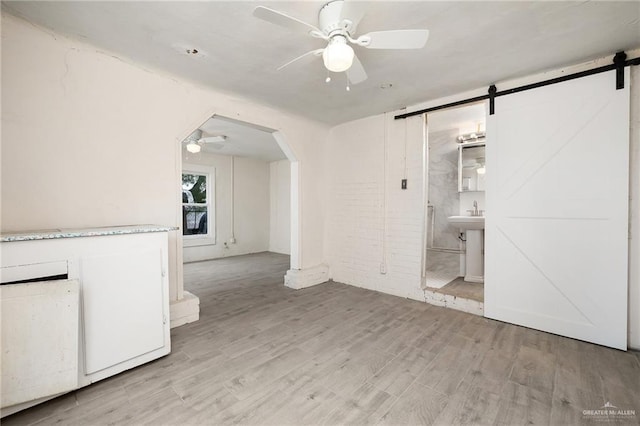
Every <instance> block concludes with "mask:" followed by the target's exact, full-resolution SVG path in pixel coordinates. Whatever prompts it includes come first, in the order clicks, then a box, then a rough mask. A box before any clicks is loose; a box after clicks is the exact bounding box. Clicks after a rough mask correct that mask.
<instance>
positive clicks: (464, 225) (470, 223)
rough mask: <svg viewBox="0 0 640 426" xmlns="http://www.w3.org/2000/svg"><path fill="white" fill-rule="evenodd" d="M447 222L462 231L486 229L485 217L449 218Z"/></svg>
mask: <svg viewBox="0 0 640 426" xmlns="http://www.w3.org/2000/svg"><path fill="white" fill-rule="evenodd" d="M447 220H448V221H449V223H450V224H451V225H453V226H457V227H458V228H460V229H465V230H474V229H484V216H449V217H448V218H447Z"/></svg>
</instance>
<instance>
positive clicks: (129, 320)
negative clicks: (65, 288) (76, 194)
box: [0, 226, 173, 416]
mask: <svg viewBox="0 0 640 426" xmlns="http://www.w3.org/2000/svg"><path fill="white" fill-rule="evenodd" d="M169 230H173V228H167V227H152V226H139V227H123V228H102V229H98V230H77V231H57V233H56V232H55V231H54V233H45V234H22V235H19V236H17V237H16V236H10V235H2V239H1V240H0V241H2V244H1V246H0V248H1V250H2V253H1V254H2V257H1V262H2V282H3V283H7V282H15V281H24V280H32V279H33V278H38V277H36V275H37V276H39V277H40V278H42V279H43V280H44V281H42V282H37V283H19V284H12V285H3V286H2V295H3V305H2V308H3V312H2V334H3V336H2V337H3V340H2V343H3V349H2V350H3V355H5V354H6V353H7V351H9V352H11V351H21V352H22V353H23V355H25V356H26V357H25V358H23V361H24V362H28V361H27V360H28V358H29V357H30V356H33V357H35V359H40V358H42V352H44V351H46V350H47V349H46V348H50V349H55V350H56V351H58V350H62V349H61V348H64V350H65V351H67V352H68V351H71V352H73V354H74V355H75V356H73V357H69V356H68V353H67V352H65V363H64V365H58V366H53V367H52V368H53V369H54V370H56V369H57V371H59V372H62V371H64V372H66V373H67V374H66V375H59V376H56V375H55V374H53V373H52V372H47V373H45V374H48V375H49V376H50V377H45V376H39V375H38V374H37V371H44V370H47V367H46V366H45V365H44V364H43V365H42V368H40V367H38V369H36V370H33V371H30V372H26V371H25V370H26V369H28V368H29V367H26V366H25V364H24V362H22V361H21V360H18V361H16V362H14V363H13V364H7V365H5V363H4V359H3V364H2V367H3V368H2V379H3V380H2V384H3V389H2V390H3V394H5V392H7V391H8V392H10V393H11V392H13V391H14V390H18V388H19V387H22V388H24V387H25V386H26V387H31V388H34V389H35V388H38V386H40V385H42V384H43V383H38V382H39V378H45V379H46V380H45V381H47V383H48V385H47V386H44V387H43V386H40V388H42V389H40V390H38V392H32V393H28V392H27V393H24V392H22V391H19V393H20V392H22V394H20V395H18V396H17V397H12V399H6V400H5V398H3V399H2V402H3V403H2V416H5V415H8V414H11V413H13V412H16V411H19V410H21V409H24V408H27V407H29V406H31V405H35V403H37V402H40V401H32V402H31V403H24V404H19V403H20V402H22V401H28V400H35V399H36V398H38V397H47V396H49V397H52V396H55V395H57V394H60V393H62V392H65V391H69V390H73V389H76V388H79V387H82V386H86V385H88V384H90V383H93V382H95V381H98V380H101V379H104V378H106V377H109V376H113V375H114V374H117V373H119V372H122V371H124V370H128V369H130V368H133V367H135V366H138V365H140V364H143V363H145V362H149V361H151V360H153V359H156V358H159V357H161V356H164V355H166V354H168V353H169V352H170V350H171V345H170V332H169V283H168V276H167V263H168V254H167V253H168V235H167V231H169ZM34 236H35V237H34ZM34 274H35V275H34ZM52 277H54V278H55V279H56V280H57V281H50V280H51V279H53V278H52ZM62 282H69V283H75V286H76V292H75V295H70V297H71V298H73V297H75V304H73V303H71V302H70V300H66V301H65V302H64V303H66V302H69V304H68V305H66V304H64V303H63V304H62V305H61V304H60V303H61V302H59V301H57V300H58V299H56V298H54V297H52V295H53V294H54V293H55V291H54V287H53V284H52V283H62ZM9 288H16V289H18V290H20V291H23V290H25V289H27V288H31V289H35V288H39V289H40V296H37V298H36V299H33V301H34V302H33V303H31V302H28V303H27V304H28V305H30V306H33V307H34V308H35V309H36V311H37V312H38V314H37V315H36V316H35V317H32V318H34V321H36V320H37V321H39V323H38V324H35V323H34V324H29V323H28V322H26V321H27V320H26V319H23V318H22V317H21V316H19V315H14V314H13V313H10V312H13V311H16V310H17V311H20V307H19V304H15V303H14V304H13V305H11V306H10V310H5V309H7V308H6V307H5V301H4V299H5V294H6V293H7V291H5V289H6V290H9ZM15 300H17V299H15ZM36 300H37V301H36ZM7 306H9V305H7ZM71 306H75V311H74V310H73V308H71ZM25 313H26V311H25ZM47 315H48V317H49V318H55V321H54V320H51V321H50V322H49V324H48V325H49V326H50V327H49V328H46V327H45V324H46V323H47V319H46V318H47ZM63 320H64V321H63ZM7 330H13V331H15V332H14V333H13V334H11V333H7ZM5 333H7V336H8V337H9V335H10V334H11V339H13V340H11V341H9V340H7V341H5ZM16 333H17V334H16ZM16 339H17V340H16ZM17 342H21V344H23V345H24V348H19V344H18V343H17ZM53 342H57V343H55V344H54V343H53ZM70 342H71V343H73V344H71V343H70ZM14 353H15V352H14ZM38 353H40V355H38ZM54 358H55V357H54ZM71 361H73V362H71ZM69 370H71V371H72V372H73V374H72V376H73V377H72V380H71V381H69V374H68V373H69ZM32 373H33V374H32ZM34 374H35V376H34ZM5 376H6V377H17V378H18V380H17V381H16V380H14V381H13V382H5V379H6V377H5ZM62 376H64V378H63V377H62ZM23 378H24V379H23ZM49 379H50V380H49ZM40 381H42V380H40ZM18 382H20V386H16V384H17V383H18ZM25 383H26V385H25ZM5 384H7V386H9V387H8V388H6V389H5ZM44 400H46V399H42V400H41V401H44Z"/></svg>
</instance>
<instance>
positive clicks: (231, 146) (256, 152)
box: [189, 116, 287, 161]
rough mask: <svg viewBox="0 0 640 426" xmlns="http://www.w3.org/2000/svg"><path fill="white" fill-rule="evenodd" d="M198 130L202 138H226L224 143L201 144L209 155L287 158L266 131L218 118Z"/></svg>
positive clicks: (213, 118) (211, 119) (273, 159)
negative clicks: (200, 131)
mask: <svg viewBox="0 0 640 426" xmlns="http://www.w3.org/2000/svg"><path fill="white" fill-rule="evenodd" d="M199 129H200V130H202V137H207V136H226V140H225V141H224V142H219V143H218V142H216V143H203V144H202V151H204V152H208V153H210V154H217V155H233V156H236V157H252V158H257V159H259V160H263V161H278V160H284V159H286V158H287V157H286V156H285V155H284V153H283V152H282V150H281V149H280V147H279V146H278V143H277V142H276V140H275V138H274V137H273V135H272V134H271V132H270V131H268V130H267V129H261V128H257V127H255V126H253V125H248V124H246V123H242V122H240V121H237V120H233V119H230V118H226V117H220V116H214V117H212V118H210V119H208V120H207V121H205V123H204V124H203V125H202V126H200V127H199ZM189 155H193V154H189ZM195 155H198V154H195Z"/></svg>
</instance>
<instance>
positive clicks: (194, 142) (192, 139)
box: [183, 129, 227, 154]
mask: <svg viewBox="0 0 640 426" xmlns="http://www.w3.org/2000/svg"><path fill="white" fill-rule="evenodd" d="M225 140H227V137H226V136H224V135H218V136H208V137H204V138H203V137H202V130H200V129H196V130H195V131H194V132H193V133H191V134H190V135H189V136H187V138H186V139H185V140H184V141H183V142H184V143H186V144H187V145H186V148H187V151H189V152H191V153H193V154H197V153H198V152H200V150H201V149H202V145H203V144H206V143H210V144H211V146H212V147H213V148H215V149H221V148H223V147H224V145H223V144H222V143H221V142H224V141H225Z"/></svg>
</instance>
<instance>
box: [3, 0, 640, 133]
mask: <svg viewBox="0 0 640 426" xmlns="http://www.w3.org/2000/svg"><path fill="white" fill-rule="evenodd" d="M323 4H324V2H322V1H295V2H273V1H208V2H207V1H198V2H196V1H194V2H164V1H153V2H145V1H141V2H112V1H95V2H94V1H91V2H85V1H73V2H65V1H45V2H39V1H10V2H3V7H4V8H5V9H8V11H9V12H10V13H13V14H16V15H18V16H21V17H23V18H25V19H27V20H29V21H32V22H34V23H36V24H39V25H42V26H44V27H48V28H51V29H53V30H54V31H57V32H60V33H63V34H67V35H69V36H72V37H75V38H79V39H81V40H84V41H86V42H88V43H91V44H93V45H96V46H98V47H100V48H102V49H106V50H108V51H111V52H114V53H116V54H118V55H120V56H124V57H128V58H130V59H131V60H133V61H135V62H137V63H140V64H143V65H144V66H146V67H154V68H157V69H161V70H164V71H166V72H169V73H172V74H176V75H179V76H182V77H184V78H187V79H190V80H193V81H196V82H199V83H201V84H204V85H207V86H211V87H213V88H216V89H218V90H222V91H226V92H233V93H237V94H240V95H243V96H246V97H248V98H251V99H255V100H257V101H259V102H261V103H266V104H268V105H271V106H274V107H277V108H280V109H284V110H288V111H291V112H294V113H296V114H300V115H303V116H306V117H309V118H311V119H315V120H318V121H322V122H325V123H329V124H337V123H341V122H346V121H349V120H353V119H356V118H361V117H365V116H369V115H374V114H379V113H382V112H385V111H391V110H394V109H398V108H402V107H404V106H407V105H413V104H417V103H420V102H424V101H427V100H430V99H435V98H439V97H442V96H447V95H452V94H456V93H459V92H462V91H466V90H471V89H476V88H479V87H484V86H487V87H488V85H490V84H491V83H494V82H497V81H503V80H507V79H511V78H515V77H520V76H524V75H528V74H532V73H536V72H540V71H544V70H548V69H553V68H558V67H561V66H565V65H571V64H575V63H579V62H583V61H587V60H591V59H595V58H598V57H602V56H606V55H609V54H612V53H614V52H615V51H617V50H621V49H624V50H629V49H633V48H638V47H640V2H638V1H629V2H619V1H602V2H593V1H586V2H585V1H581V2H578V1H571V2H555V1H551V2H547V1H531V2H530V1H511V2H484V1H467V2H456V1H444V2H435V1H418V2H408V1H393V2H389V1H371V2H367V14H366V15H365V17H364V19H363V20H362V22H361V23H360V25H359V27H358V34H364V33H366V32H369V31H374V30H389V29H412V28H427V29H429V30H430V37H429V42H428V43H427V46H426V47H425V48H423V49H421V50H404V51H403V50H399V51H388V50H367V49H364V48H356V51H357V54H358V57H359V58H360V59H361V60H362V62H363V64H364V66H365V68H366V70H367V73H368V74H369V79H368V80H366V81H365V82H364V83H361V84H359V85H356V86H354V87H352V89H351V91H350V92H346V91H345V84H344V83H345V79H344V77H343V76H341V75H336V76H334V79H333V81H332V82H331V83H329V84H326V83H325V82H324V79H325V77H326V71H325V70H324V67H323V65H322V61H321V59H320V58H315V59H314V61H312V62H308V63H296V64H293V65H291V66H289V67H287V68H285V69H284V70H282V71H277V70H276V68H277V67H278V66H280V65H282V64H283V63H285V62H287V61H289V60H290V59H292V58H294V57H296V56H298V55H300V54H302V53H304V52H307V51H309V50H312V49H317V48H319V47H323V46H324V42H323V41H322V40H318V39H314V38H311V37H306V36H300V35H297V34H291V33H290V32H289V31H288V30H286V29H284V28H281V27H278V26H275V25H273V24H270V23H268V22H264V21H261V20H259V19H257V18H255V17H253V16H252V11H253V9H254V8H255V7H256V6H257V5H265V6H268V7H272V8H274V9H278V10H281V11H283V12H285V13H287V14H290V15H293V16H295V17H298V18H300V19H302V20H304V21H307V22H310V23H312V24H316V23H317V14H318V11H319V10H320V8H321V6H322V5H323ZM187 48H196V49H198V50H199V51H200V52H201V54H198V55H195V56H193V55H188V54H186V53H185V50H186V49H187ZM388 83H391V84H392V85H393V86H392V87H391V88H387V89H382V88H381V87H380V86H381V85H383V84H388Z"/></svg>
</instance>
